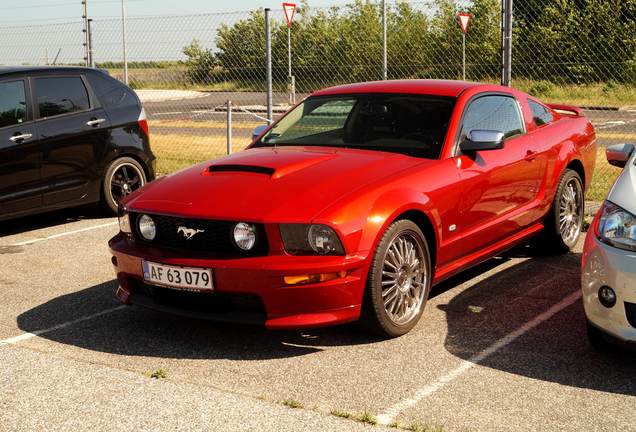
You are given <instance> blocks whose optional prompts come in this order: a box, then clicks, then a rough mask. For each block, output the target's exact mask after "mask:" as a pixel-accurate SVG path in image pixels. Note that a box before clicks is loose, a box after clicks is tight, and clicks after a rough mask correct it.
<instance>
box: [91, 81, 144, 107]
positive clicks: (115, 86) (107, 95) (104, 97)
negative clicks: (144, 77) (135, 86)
mask: <svg viewBox="0 0 636 432" xmlns="http://www.w3.org/2000/svg"><path fill="white" fill-rule="evenodd" d="M88 82H89V83H90V85H91V87H92V88H93V91H94V92H95V95H96V96H97V98H98V99H99V102H100V103H101V104H102V106H103V107H104V108H111V107H116V106H136V105H137V98H136V97H135V96H134V95H133V94H132V90H130V89H128V88H127V87H126V86H124V85H123V84H122V83H120V82H119V81H117V80H116V79H114V78H111V77H109V76H107V75H105V74H103V73H92V74H90V75H88Z"/></svg>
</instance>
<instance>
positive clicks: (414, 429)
mask: <svg viewBox="0 0 636 432" xmlns="http://www.w3.org/2000/svg"><path fill="white" fill-rule="evenodd" d="M406 430H407V431H411V432H443V430H444V428H443V427H441V426H428V425H425V424H424V423H421V422H419V421H416V422H413V423H411V424H410V425H409V426H408V427H407V428H406Z"/></svg>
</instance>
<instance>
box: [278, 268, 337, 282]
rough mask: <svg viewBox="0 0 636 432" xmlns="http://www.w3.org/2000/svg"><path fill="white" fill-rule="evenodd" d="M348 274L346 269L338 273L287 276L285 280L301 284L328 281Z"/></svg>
mask: <svg viewBox="0 0 636 432" xmlns="http://www.w3.org/2000/svg"><path fill="white" fill-rule="evenodd" d="M346 275H347V272H346V271H345V270H342V271H339V272H336V273H320V274H314V275H298V276H285V277H284V278H283V280H284V281H285V283H286V284H287V285H300V284H309V283H318V282H327V281H330V280H334V279H338V278H343V277H345V276H346Z"/></svg>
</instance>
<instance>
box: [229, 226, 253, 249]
mask: <svg viewBox="0 0 636 432" xmlns="http://www.w3.org/2000/svg"><path fill="white" fill-rule="evenodd" d="M234 243H236V245H237V246H238V247H239V248H240V249H242V250H244V251H248V250H250V249H252V248H253V247H254V244H256V227H255V226H254V225H250V224H247V223H245V222H239V223H237V224H236V225H235V226H234Z"/></svg>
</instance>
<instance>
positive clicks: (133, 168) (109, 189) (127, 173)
mask: <svg viewBox="0 0 636 432" xmlns="http://www.w3.org/2000/svg"><path fill="white" fill-rule="evenodd" d="M145 184H146V173H145V171H144V169H143V167H142V166H141V164H140V163H139V162H137V161H136V160H135V159H133V158H129V157H122V158H119V159H115V160H114V161H113V162H111V164H110V165H109V166H108V169H107V170H106V174H104V181H103V191H102V196H103V200H102V201H103V202H102V204H103V205H104V208H105V209H107V210H110V211H111V212H113V213H116V212H117V205H118V204H119V202H120V201H121V200H122V199H123V198H124V197H126V196H127V195H130V194H131V193H133V192H134V191H136V190H137V189H139V188H140V187H142V186H143V185H145Z"/></svg>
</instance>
